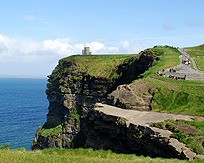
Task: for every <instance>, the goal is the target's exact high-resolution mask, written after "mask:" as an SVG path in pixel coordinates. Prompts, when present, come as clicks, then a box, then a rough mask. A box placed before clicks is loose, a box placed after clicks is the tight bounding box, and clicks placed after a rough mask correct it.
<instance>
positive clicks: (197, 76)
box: [162, 48, 204, 82]
mask: <svg viewBox="0 0 204 163" xmlns="http://www.w3.org/2000/svg"><path fill="white" fill-rule="evenodd" d="M178 50H179V51H180V52H181V53H182V55H181V56H179V59H180V65H177V66H175V67H172V68H170V69H166V70H164V71H163V72H162V73H163V74H165V75H166V76H173V77H174V78H176V79H177V78H178V79H185V80H191V81H203V82H204V73H203V72H202V71H199V70H198V68H197V65H196V63H195V61H194V60H193V58H190V55H189V54H188V53H186V52H185V50H184V49H182V48H179V49H178ZM191 61H192V63H191ZM191 64H193V67H194V69H192V67H191ZM196 70H197V71H196Z"/></svg>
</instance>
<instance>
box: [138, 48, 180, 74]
mask: <svg viewBox="0 0 204 163" xmlns="http://www.w3.org/2000/svg"><path fill="white" fill-rule="evenodd" d="M148 50H149V51H151V52H152V53H154V54H155V56H156V57H158V58H159V60H158V61H156V62H154V65H153V67H151V68H149V70H147V71H145V72H144V73H143V74H142V75H141V77H147V76H149V75H150V74H152V73H156V72H158V71H161V70H163V69H167V68H172V67H174V66H176V65H179V64H180V60H179V55H181V53H180V52H179V51H178V50H177V49H175V48H172V47H169V46H165V47H156V48H151V49H148Z"/></svg>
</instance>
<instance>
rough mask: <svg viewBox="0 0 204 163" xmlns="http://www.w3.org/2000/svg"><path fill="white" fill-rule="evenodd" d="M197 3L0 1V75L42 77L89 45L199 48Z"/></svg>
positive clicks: (120, 49)
mask: <svg viewBox="0 0 204 163" xmlns="http://www.w3.org/2000/svg"><path fill="white" fill-rule="evenodd" d="M203 6H204V1H202V0H179V1H178V0H171V1H170V0H169V1H164V0H154V1H152V0H125V1H124V0H58V1H56V0H29V1H28V0H18V1H16V0H6V1H1V2H0V20H1V25H0V74H15V75H40V76H46V75H49V74H50V73H51V71H52V70H53V69H54V67H55V66H56V64H57V62H58V60H59V59H60V58H63V57H66V56H69V55H72V54H80V53H81V50H82V48H83V47H84V46H90V47H91V51H92V53H95V54H121V53H125V54H129V53H138V52H140V51H141V50H144V49H146V48H149V47H152V46H154V45H166V44H167V45H172V46H179V47H187V46H196V45H200V44H204V16H203V15H204V10H203Z"/></svg>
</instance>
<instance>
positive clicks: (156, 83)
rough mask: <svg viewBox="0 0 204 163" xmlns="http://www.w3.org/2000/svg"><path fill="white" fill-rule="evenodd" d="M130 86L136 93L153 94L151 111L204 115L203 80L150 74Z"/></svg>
mask: <svg viewBox="0 0 204 163" xmlns="http://www.w3.org/2000/svg"><path fill="white" fill-rule="evenodd" d="M130 87H131V88H132V90H133V91H134V92H135V94H137V95H139V94H144V93H146V92H148V93H150V94H153V99H152V103H151V108H152V110H153V111H160V112H170V113H177V114H178V113H179V114H189V115H199V116H204V82H197V81H187V80H175V79H170V78H165V77H160V76H157V75H150V76H149V77H146V78H143V79H140V80H136V81H135V82H133V83H132V84H131V85H130Z"/></svg>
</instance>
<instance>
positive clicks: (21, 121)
mask: <svg viewBox="0 0 204 163" xmlns="http://www.w3.org/2000/svg"><path fill="white" fill-rule="evenodd" d="M46 84H47V79H9V78H0V146H3V145H5V144H10V147H9V148H10V149H17V148H21V147H24V148H26V150H30V149H31V145H32V141H33V139H34V137H35V132H36V131H37V128H38V126H42V125H43V124H44V123H45V121H46V114H47V113H48V100H47V97H46V94H45V90H46Z"/></svg>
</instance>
